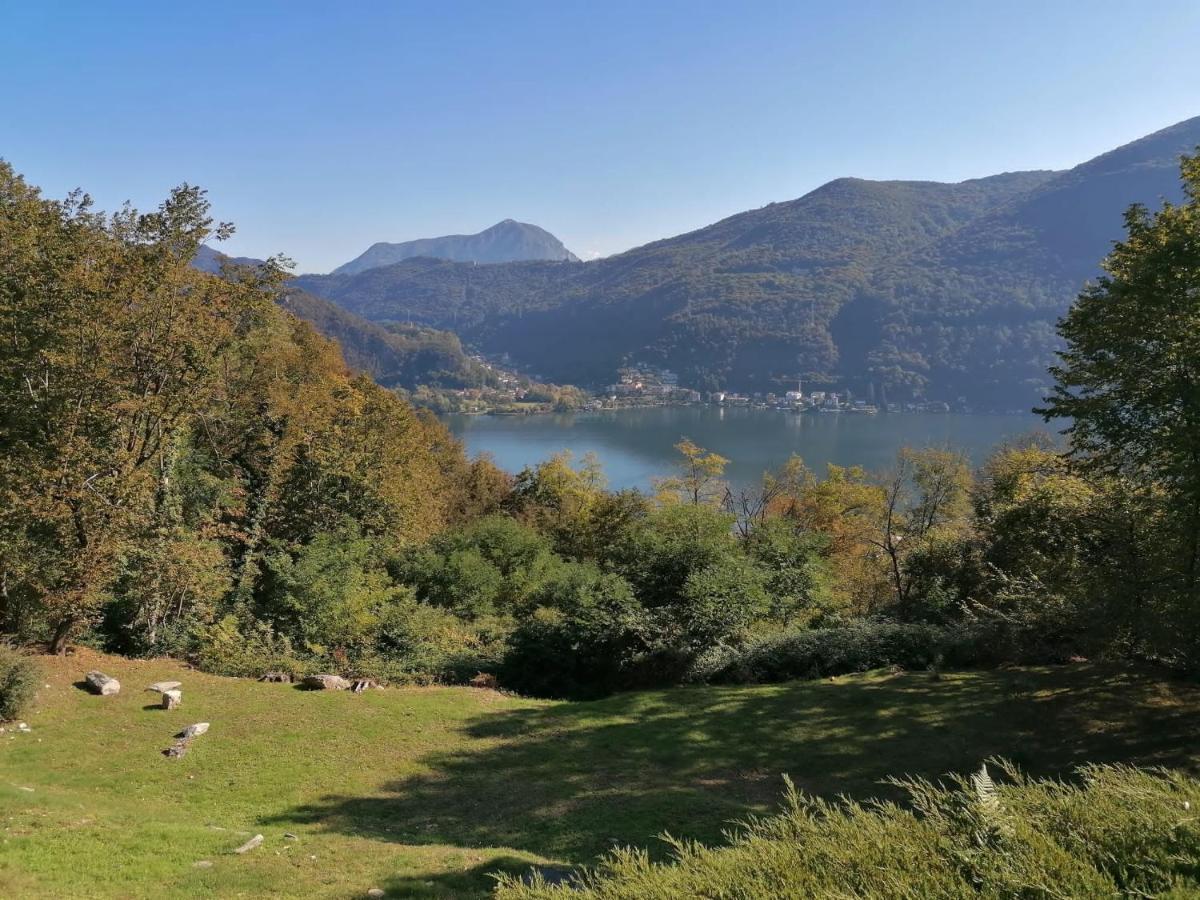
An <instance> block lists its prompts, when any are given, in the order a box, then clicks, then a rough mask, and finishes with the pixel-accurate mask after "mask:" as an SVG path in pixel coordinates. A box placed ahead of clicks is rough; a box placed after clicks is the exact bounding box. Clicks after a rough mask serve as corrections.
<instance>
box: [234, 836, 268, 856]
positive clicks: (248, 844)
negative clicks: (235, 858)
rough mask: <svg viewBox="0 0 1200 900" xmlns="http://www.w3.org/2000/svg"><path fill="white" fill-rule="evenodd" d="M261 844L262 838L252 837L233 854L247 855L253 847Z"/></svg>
mask: <svg viewBox="0 0 1200 900" xmlns="http://www.w3.org/2000/svg"><path fill="white" fill-rule="evenodd" d="M262 842H263V836H262V835H261V834H256V835H255V836H254V837H252V838H250V840H248V841H246V843H244V844H242V846H240V847H238V848H237V849H236V850H234V851H233V852H234V853H249V852H250V851H251V850H253V849H254V848H255V847H258V846H260V845H261V844H262Z"/></svg>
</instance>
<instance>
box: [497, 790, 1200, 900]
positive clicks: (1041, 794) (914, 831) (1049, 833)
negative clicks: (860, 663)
mask: <svg viewBox="0 0 1200 900" xmlns="http://www.w3.org/2000/svg"><path fill="white" fill-rule="evenodd" d="M1006 771H1007V773H1008V775H1009V776H1010V777H1011V779H1012V782H1013V783H1010V784H1005V785H1001V784H996V783H994V782H993V781H992V780H991V777H990V775H989V773H988V772H987V769H986V768H984V769H981V770H980V772H979V773H977V774H976V775H975V776H972V777H969V778H957V779H954V780H952V781H951V782H950V784H949V785H947V786H933V785H930V784H928V783H924V782H908V783H904V782H901V783H900V784H901V785H902V786H904V787H907V789H908V791H909V794H910V798H911V803H910V804H909V805H907V806H900V805H896V804H880V805H870V806H862V805H860V804H857V803H852V802H849V801H840V802H837V803H829V802H825V801H822V800H818V799H814V798H810V797H805V796H803V795H801V794H799V793H797V792H796V791H795V790H794V789H793V788H792V787H791V785H790V784H789V786H788V793H787V798H786V804H785V808H784V811H783V813H782V814H781V815H778V816H774V817H771V818H765V819H756V820H752V821H750V822H749V823H747V824H745V825H744V826H743V827H742V828H741V829H740V830H739V831H737V832H735V833H733V834H732V835H731V838H730V843H729V845H728V846H724V847H716V848H710V847H704V846H702V845H700V844H696V843H692V842H685V841H675V840H671V841H670V843H671V845H672V847H673V849H674V857H675V858H674V859H673V860H671V861H668V862H666V863H652V862H651V861H650V859H649V857H648V855H647V853H646V852H645V851H643V850H633V849H626V850H619V851H615V852H614V853H612V854H611V855H610V856H609V857H607V859H606V860H605V861H604V863H603V864H602V865H601V866H600V868H599V869H598V870H597V871H595V872H592V873H588V874H585V875H584V878H583V884H582V885H581V886H579V889H578V890H576V889H574V888H575V886H571V885H560V886H557V887H550V886H548V885H546V884H545V883H544V882H543V881H542V880H541V879H540V878H536V877H535V878H534V879H533V883H532V884H524V883H522V882H521V881H520V880H518V879H517V878H515V877H513V876H503V877H502V878H501V879H500V884H499V886H498V897H499V898H501V900H534V898H553V897H560V898H564V900H565V898H567V897H572V898H582V900H589V898H594V900H599V898H603V900H626V898H628V900H668V898H675V897H727V898H745V900H750V898H758V897H989V898H1000V897H1033V896H1048V895H1051V894H1052V895H1053V896H1056V897H1117V896H1137V897H1147V896H1157V895H1160V894H1169V895H1170V896H1178V897H1184V896H1195V895H1196V894H1197V892H1198V891H1200V820H1197V818H1196V817H1195V816H1194V815H1190V814H1189V813H1188V810H1189V809H1195V808H1197V804H1200V781H1197V780H1196V779H1194V778H1190V777H1188V776H1186V775H1184V774H1181V773H1166V772H1143V771H1138V770H1136V769H1129V768H1123V767H1088V768H1085V769H1083V770H1082V771H1081V772H1080V775H1081V783H1079V784H1066V783H1062V782H1058V781H1030V780H1026V779H1024V778H1022V777H1021V776H1020V775H1019V774H1018V773H1016V772H1013V771H1012V770H1011V769H1007V768H1006ZM1051 887H1052V890H1051Z"/></svg>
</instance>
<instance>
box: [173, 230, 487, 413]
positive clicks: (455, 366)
mask: <svg viewBox="0 0 1200 900" xmlns="http://www.w3.org/2000/svg"><path fill="white" fill-rule="evenodd" d="M225 263H232V264H234V265H243V266H257V265H261V264H262V260H260V259H252V258H250V257H230V256H226V255H225V254H223V253H221V252H220V251H219V250H214V249H213V248H212V247H209V246H208V245H203V246H201V247H200V251H199V253H197V254H196V258H195V259H194V260H193V261H192V265H194V266H195V267H196V268H198V269H200V270H202V271H205V272H210V273H214V274H217V273H219V272H220V271H221V267H222V265H223V264H225ZM280 305H281V306H282V307H283V308H284V309H286V310H287V311H288V312H290V313H292V314H293V315H295V316H298V317H299V318H301V319H304V320H305V321H306V322H308V323H309V324H310V325H312V326H313V327H314V328H315V329H316V330H317V331H318V332H320V333H321V334H322V335H324V336H325V337H327V338H332V339H333V340H335V341H337V342H338V344H339V345H340V346H341V349H342V356H343V357H345V360H346V363H347V364H348V365H349V366H350V368H352V369H354V370H355V371H358V372H365V373H366V374H368V375H370V376H371V377H372V378H373V379H374V380H375V381H377V382H378V383H379V384H381V385H383V386H384V387H403V388H406V389H408V390H412V389H414V388H416V387H417V386H418V385H422V384H424V385H430V386H437V387H466V386H475V387H478V386H483V385H487V384H490V383H491V381H492V380H494V378H495V376H494V374H493V373H492V372H491V371H489V370H488V369H486V368H485V367H483V366H481V365H479V364H478V363H477V362H476V361H475V360H473V359H471V358H470V357H469V356H468V355H467V353H466V351H465V350H463V346H462V342H461V341H459V339H458V337H457V336H456V335H454V334H452V333H451V332H448V331H441V330H438V329H435V328H430V327H428V326H423V325H414V324H409V323H391V324H388V325H380V324H377V323H375V322H368V321H367V320H366V319H363V318H360V317H359V316H356V315H355V314H354V313H352V312H348V311H347V310H345V309H342V308H341V307H340V306H338V305H337V304H336V303H331V302H330V301H328V300H325V299H323V298H321V297H317V296H315V295H313V294H310V293H307V292H306V291H303V290H300V289H299V288H295V287H291V288H290V289H288V290H287V291H285V292H284V294H283V297H282V299H281V301H280Z"/></svg>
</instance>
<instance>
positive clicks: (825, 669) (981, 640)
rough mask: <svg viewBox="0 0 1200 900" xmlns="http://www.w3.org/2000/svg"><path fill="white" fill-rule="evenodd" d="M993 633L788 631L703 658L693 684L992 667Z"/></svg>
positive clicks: (901, 627)
mask: <svg viewBox="0 0 1200 900" xmlns="http://www.w3.org/2000/svg"><path fill="white" fill-rule="evenodd" d="M993 639H994V635H993V634H991V633H985V632H983V631H982V630H980V631H976V630H974V629H971V628H968V627H960V628H955V629H946V628H941V627H938V626H936V625H917V624H899V623H893V622H855V623H852V624H847V625H842V626H839V627H836V628H813V629H805V630H800V631H785V632H780V633H778V634H773V635H770V636H768V637H764V638H761V639H759V640H757V641H754V642H752V643H750V644H748V645H747V646H746V647H744V648H742V649H737V650H727V651H725V652H723V653H713V654H709V655H708V656H706V657H703V658H702V659H701V660H700V662H699V664H698V665H697V666H696V667H694V668H693V670H692V672H691V673H690V678H691V679H692V680H697V681H710V682H713V683H747V684H758V683H769V682H775V681H787V680H789V679H792V678H825V677H828V676H831V675H846V674H848V673H852V672H866V671H868V670H870V669H880V668H885V667H887V666H900V667H901V668H904V669H917V670H924V669H927V668H929V667H930V666H934V665H940V664H941V663H943V662H948V663H950V664H952V665H959V666H963V665H972V664H975V663H978V662H985V661H991V658H990V656H985V655H983V654H984V653H986V652H987V651H985V650H983V649H982V648H984V647H986V646H987V644H988V643H989V642H990V641H991V640H993Z"/></svg>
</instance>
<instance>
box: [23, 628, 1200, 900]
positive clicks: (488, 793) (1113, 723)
mask: <svg viewBox="0 0 1200 900" xmlns="http://www.w3.org/2000/svg"><path fill="white" fill-rule="evenodd" d="M43 665H44V668H45V674H46V682H47V683H48V684H49V687H47V688H44V689H43V690H42V691H41V693H40V695H39V697H38V701H37V703H36V706H35V708H34V709H33V710H32V711H31V712H30V713H29V714H28V716H27V719H26V721H28V722H29V724H30V725H31V726H32V728H33V731H32V733H31V734H17V735H15V736H12V735H11V733H10V732H6V733H5V734H3V735H0V821H2V826H3V835H2V837H0V841H2V843H0V896H5V897H61V896H74V897H192V896H221V897H232V896H244V897H269V896H288V897H293V896H313V897H361V896H365V894H366V891H367V890H368V889H369V888H372V887H381V888H384V889H385V890H386V891H387V892H388V894H389V895H390V896H415V897H472V896H482V895H486V894H487V893H488V892H489V890H490V888H491V879H490V878H489V877H488V873H490V872H494V871H497V870H507V871H516V872H519V871H524V870H525V869H527V868H528V867H529V865H530V864H531V863H533V862H539V861H543V862H551V861H553V862H562V863H587V862H590V861H593V860H594V859H595V858H596V857H597V855H599V854H601V853H603V852H604V851H605V850H606V849H607V848H608V847H610V846H611V845H613V844H614V843H621V844H639V845H651V846H655V845H657V846H658V847H659V848H660V849H661V846H662V845H661V844H659V843H657V842H656V836H657V835H658V834H659V833H661V832H663V831H664V830H669V831H670V832H671V833H673V834H675V835H678V836H685V837H692V838H697V839H700V840H704V841H715V840H719V839H720V834H721V830H722V828H723V827H725V826H727V824H728V823H729V822H730V821H732V820H736V819H739V818H743V817H745V816H746V815H747V814H749V813H753V812H768V811H770V810H772V809H774V808H775V805H776V800H777V798H778V796H779V794H780V790H781V787H782V782H781V774H782V773H788V774H789V775H790V776H791V777H792V778H793V780H795V781H796V783H797V785H798V786H800V787H801V788H802V789H804V790H806V791H809V792H812V793H816V794H821V795H826V796H832V795H835V794H839V793H844V794H849V795H851V796H854V797H857V798H865V797H868V796H879V795H882V794H886V793H887V792H888V790H889V789H888V788H886V787H884V786H882V785H880V784H879V781H880V779H882V778H884V777H885V776H888V775H892V774H905V773H909V774H920V775H926V776H931V777H936V776H938V775H940V774H943V773H945V772H949V771H965V770H970V769H974V768H976V767H978V765H979V762H980V761H981V760H982V759H984V758H985V757H988V756H992V755H1003V756H1007V757H1009V758H1011V759H1013V760H1014V761H1015V762H1017V763H1018V764H1020V765H1022V766H1023V767H1025V768H1026V769H1027V770H1028V771H1030V772H1031V773H1034V774H1069V772H1070V771H1071V770H1072V768H1073V767H1075V766H1076V765H1078V764H1080V763H1082V762H1085V761H1096V762H1116V761H1123V762H1135V763H1139V764H1143V765H1168V766H1175V767H1182V768H1186V769H1188V770H1192V771H1195V770H1197V768H1198V767H1200V744H1198V743H1197V742H1196V740H1195V738H1194V736H1195V734H1196V733H1197V728H1198V726H1200V689H1197V687H1195V686H1193V685H1191V684H1188V683H1184V682H1173V681H1167V680H1163V679H1162V678H1161V677H1158V676H1155V675H1153V674H1149V673H1131V672H1127V671H1121V670H1117V669H1108V668H1105V667H1102V666H1096V665H1091V664H1081V665H1075V666H1068V667H1058V668H1037V669H1012V670H1003V671H996V672H969V673H951V674H946V675H943V677H942V678H941V679H938V680H935V679H933V678H931V677H930V676H929V675H927V674H925V673H908V674H888V673H869V674H866V675H861V676H853V677H844V678H838V679H833V680H826V681H819V682H794V683H790V684H783V685H768V686H755V687H717V688H711V687H704V688H679V689H674V690H665V691H653V692H644V693H636V694H625V695H619V696H616V697H612V698H609V699H607V700H602V701H597V702H592V703H556V702H546V701H537V700H528V699H521V698H514V697H508V696H505V695H502V694H498V693H495V692H492V691H484V690H475V689H470V688H411V689H405V688H393V689H389V690H385V691H373V692H369V693H366V694H363V695H358V696H355V695H351V694H348V693H309V692H304V691H298V690H296V689H294V688H292V687H291V686H288V685H278V684H259V683H257V682H253V681H248V680H239V679H229V678H219V677H215V676H209V675H204V674H201V673H197V672H193V671H189V670H186V669H185V668H183V667H182V666H181V665H180V664H179V663H176V662H174V661H169V660H160V661H146V660H124V659H117V658H111V657H101V656H98V655H96V654H93V653H90V652H88V651H79V652H78V653H77V654H75V655H72V656H68V657H66V658H61V659H44V660H43ZM93 668H100V669H102V670H104V671H106V672H108V673H109V674H111V675H114V676H116V677H117V678H119V679H120V680H121V682H122V692H121V694H120V695H119V696H116V697H96V696H92V695H90V694H87V693H85V692H84V691H82V690H80V689H79V688H78V687H77V686H76V685H75V683H76V682H77V681H79V680H80V679H81V678H82V676H83V675H84V673H86V672H87V671H88V670H89V669H93ZM166 678H173V679H178V680H180V681H182V682H183V683H184V686H183V692H184V703H183V707H182V708H181V709H179V710H175V711H171V712H166V711H163V710H161V709H157V708H151V706H152V704H153V702H154V700H155V695H152V694H148V693H143V692H142V689H143V688H144V687H145V685H147V684H149V683H150V682H152V681H156V680H160V679H166ZM199 721H208V722H211V723H212V728H211V730H210V731H209V733H208V734H206V735H204V736H202V737H200V738H197V739H196V740H195V741H194V742H193V744H192V747H191V750H190V752H189V753H188V754H187V755H186V756H185V757H184V758H182V759H178V760H170V759H167V758H165V757H164V756H163V755H162V753H161V751H162V750H163V749H165V748H166V747H168V746H170V744H171V741H172V736H173V735H174V733H175V732H176V731H178V730H180V729H181V728H182V727H183V726H184V725H187V724H189V723H191V722H199ZM258 833H261V834H263V835H264V837H265V841H264V843H263V845H262V846H261V847H259V848H258V849H256V850H252V851H250V852H249V853H247V854H245V855H236V854H233V853H232V852H231V851H232V850H233V848H234V847H237V846H238V845H239V844H241V843H242V842H243V841H245V840H246V839H247V838H248V837H250V836H251V835H253V834H258ZM289 835H291V836H290V837H289ZM200 861H207V862H210V863H211V866H209V867H206V868H198V867H196V865H195V864H196V863H197V862H200Z"/></svg>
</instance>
